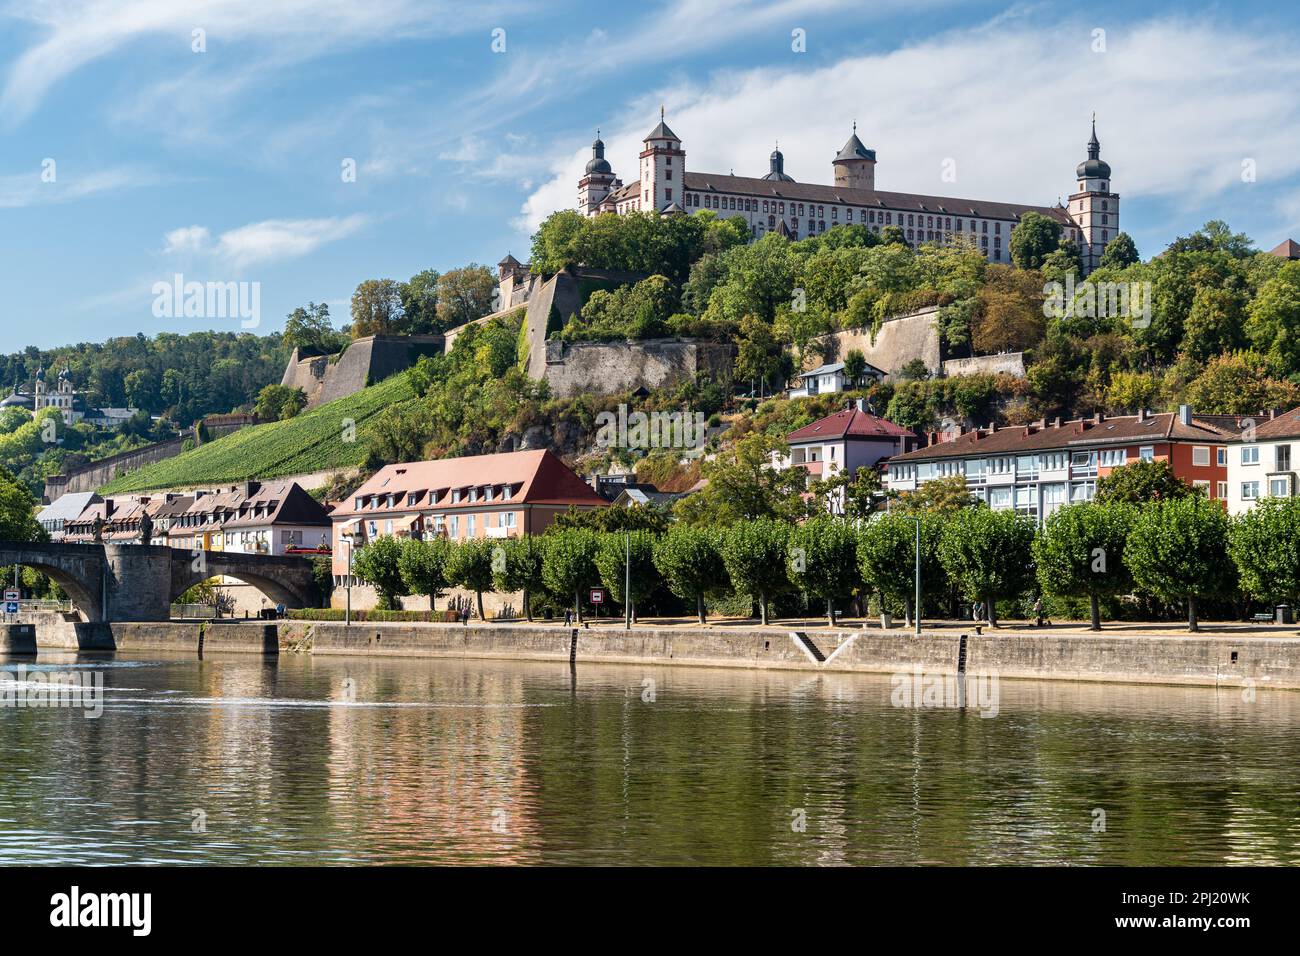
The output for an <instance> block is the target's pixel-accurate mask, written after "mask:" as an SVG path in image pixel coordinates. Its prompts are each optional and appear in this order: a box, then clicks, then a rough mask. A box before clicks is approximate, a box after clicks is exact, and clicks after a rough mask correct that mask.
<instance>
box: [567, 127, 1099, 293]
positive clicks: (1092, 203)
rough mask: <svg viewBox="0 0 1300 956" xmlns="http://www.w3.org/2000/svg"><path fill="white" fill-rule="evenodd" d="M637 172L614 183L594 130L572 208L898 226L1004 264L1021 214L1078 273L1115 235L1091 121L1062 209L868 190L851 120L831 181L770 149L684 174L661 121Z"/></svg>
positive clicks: (754, 221)
mask: <svg viewBox="0 0 1300 956" xmlns="http://www.w3.org/2000/svg"><path fill="white" fill-rule="evenodd" d="M643 143H644V146H645V148H644V149H642V151H641V155H640V157H639V160H640V166H639V171H638V174H637V178H636V179H635V180H634V181H631V182H627V183H625V182H623V181H622V180H621V179H620V178H618V177H617V176H616V175H615V174H614V170H613V168H612V167H611V166H610V164H609V161H608V160H607V159H605V144H604V143H603V142H601V140H600V137H599V134H597V138H596V141H595V142H594V143H592V144H591V154H592V155H591V161H590V162H588V163H587V168H586V171H585V172H584V174H583V177H582V179H581V180H579V181H578V211H579V212H581V213H583V214H584V215H587V216H595V215H597V214H599V213H603V212H613V213H620V214H621V213H625V212H631V211H634V210H646V211H655V212H659V213H662V214H674V213H682V212H688V213H691V212H699V211H700V210H702V209H711V210H715V211H716V212H717V214H718V215H719V216H723V217H731V216H741V217H743V218H744V219H745V220H746V222H748V224H749V229H750V234H751V235H752V236H753V237H754V238H758V237H759V236H762V235H764V234H765V233H768V232H775V233H778V234H780V235H784V236H788V237H789V238H792V239H802V238H806V237H808V236H812V235H816V234H818V233H821V232H825V231H826V229H828V228H830V227H832V226H838V225H843V224H846V223H857V224H862V225H865V226H867V228H869V229H872V230H873V231H876V232H879V231H881V230H882V229H884V228H885V227H886V226H898V227H899V228H900V229H902V230H903V235H904V236H905V237H906V238H907V241H908V242H909V243H911V244H913V245H918V244H920V243H923V242H948V241H952V240H954V239H957V240H962V241H965V242H968V243H971V244H973V245H975V246H976V247H977V248H978V249H980V251H981V252H983V253H984V255H985V256H987V257H988V259H989V261H990V262H1002V263H1009V262H1010V261H1011V251H1010V240H1011V230H1012V229H1013V228H1014V227H1015V225H1016V223H1017V222H1019V221H1020V217H1021V216H1023V215H1024V214H1025V213H1027V212H1037V213H1041V214H1042V215H1044V216H1048V217H1049V218H1051V219H1055V220H1056V221H1057V222H1059V223H1060V224H1061V226H1062V229H1063V237H1064V238H1065V239H1066V240H1068V241H1071V242H1073V243H1075V244H1076V245H1077V246H1078V247H1079V250H1080V252H1081V253H1082V255H1083V268H1084V272H1085V273H1088V272H1091V271H1092V270H1093V269H1095V268H1096V267H1097V265H1098V264H1099V263H1100V261H1101V254H1102V250H1103V249H1105V247H1106V243H1108V242H1109V241H1110V240H1111V239H1112V238H1114V237H1115V235H1116V234H1117V233H1118V232H1119V196H1118V195H1117V194H1116V193H1114V192H1112V191H1111V181H1110V166H1109V165H1108V164H1107V163H1106V162H1105V161H1104V160H1103V159H1102V158H1101V144H1100V143H1099V142H1098V141H1097V124H1096V120H1095V119H1094V121H1093V126H1092V138H1091V139H1089V140H1088V146H1087V149H1088V158H1087V159H1085V160H1084V161H1083V162H1082V163H1080V164H1079V166H1078V168H1077V169H1076V170H1075V182H1076V183H1077V184H1078V190H1077V191H1076V192H1074V193H1073V194H1071V196H1070V198H1069V205H1068V206H1062V205H1060V203H1059V202H1058V203H1057V204H1056V205H1054V206H1029V205H1020V204H1017V203H1004V202H985V201H983V200H975V199H954V198H951V197H944V196H922V195H918V194H915V193H895V192H884V191H882V190H879V189H877V188H876V151H875V150H873V149H867V147H866V146H864V145H863V144H862V141H861V140H860V139H858V133H857V124H856V123H855V124H854V127H853V134H852V135H851V136H850V137H849V140H848V142H847V143H845V144H844V146H843V148H842V149H841V150H840V151H839V152H838V153H837V154H836V156H835V158H834V159H832V160H831V170H832V173H833V181H832V185H829V186H825V185H821V184H818V183H800V182H795V180H794V179H793V177H791V176H789V175H788V174H787V173H786V172H785V157H784V156H783V155H782V154H781V150H780V149H779V148H777V149H774V150H773V151H772V155H771V156H770V157H769V160H768V171H767V174H766V175H764V176H759V177H751V176H736V175H734V174H732V173H728V174H719V173H697V172H687V170H686V150H685V149H684V148H683V147H682V141H681V140H680V139H679V138H678V137H677V134H676V133H674V132H673V131H672V130H671V129H669V128H668V126H667V124H666V123H665V122H664V120H663V112H662V110H661V111H660V116H659V125H658V126H656V127H655V128H654V129H653V130H651V131H650V134H649V135H648V136H646V138H645V139H644V140H643Z"/></svg>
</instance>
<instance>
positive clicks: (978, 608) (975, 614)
mask: <svg viewBox="0 0 1300 956" xmlns="http://www.w3.org/2000/svg"><path fill="white" fill-rule="evenodd" d="M970 616H971V620H973V621H976V622H979V621H982V620H984V602H983V601H976V602H975V603H974V604H972V605H971V609H970Z"/></svg>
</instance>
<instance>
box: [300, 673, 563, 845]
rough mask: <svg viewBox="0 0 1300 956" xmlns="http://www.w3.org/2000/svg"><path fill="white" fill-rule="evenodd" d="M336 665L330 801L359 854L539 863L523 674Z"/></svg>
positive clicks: (330, 733) (331, 676) (331, 715)
mask: <svg viewBox="0 0 1300 956" xmlns="http://www.w3.org/2000/svg"><path fill="white" fill-rule="evenodd" d="M326 667H327V668H328V673H329V679H330V685H331V687H330V692H329V696H330V699H331V700H332V701H334V702H335V703H336V704H337V705H338V706H333V707H331V708H330V709H329V729H328V739H329V760H328V768H327V775H328V800H329V805H330V811H331V814H332V816H333V817H334V818H335V820H336V822H337V823H339V824H346V827H347V829H348V830H350V832H351V833H352V834H353V835H354V844H353V849H354V851H355V856H356V858H359V859H362V860H364V859H366V858H367V857H369V856H371V855H372V852H373V855H374V856H375V857H377V858H378V857H382V858H383V859H384V860H388V861H392V862H396V863H417V862H438V863H444V864H445V863H456V862H463V863H473V862H492V863H535V862H537V861H538V859H539V855H540V854H539V849H540V847H541V846H542V840H541V837H540V828H539V826H538V823H537V821H536V819H535V816H534V809H533V803H532V800H531V794H530V788H529V784H528V780H527V772H526V769H525V763H524V746H525V742H524V739H523V737H524V723H525V721H526V719H527V713H528V708H527V704H528V700H527V695H526V694H525V687H526V679H525V678H526V675H525V674H524V673H522V672H519V671H518V670H515V671H513V672H512V671H511V670H509V669H500V670H498V669H496V668H491V667H486V668H485V667H483V666H482V665H481V664H480V665H479V666H472V665H467V666H465V667H464V668H463V669H461V668H458V667H456V666H455V665H451V664H449V662H439V663H437V664H432V665H431V664H429V663H428V662H414V661H410V662H402V663H401V665H400V666H394V665H393V663H392V662H386V661H379V662H376V661H350V662H347V663H343V662H339V663H338V664H334V663H333V662H331V663H330V664H329V665H326ZM435 667H436V668H437V670H436V671H435V670H434V668H435ZM316 669H317V670H320V669H324V668H322V666H321V665H320V664H317V665H316ZM348 681H351V683H350V684H349V683H347V682H348ZM376 703H379V704H380V705H379V706H375V704H376ZM389 703H396V704H397V706H386V704H389ZM409 705H414V706H409ZM494 827H495V828H496V829H494Z"/></svg>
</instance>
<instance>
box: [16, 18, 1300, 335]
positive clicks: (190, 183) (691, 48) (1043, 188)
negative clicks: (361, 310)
mask: <svg viewBox="0 0 1300 956" xmlns="http://www.w3.org/2000/svg"><path fill="white" fill-rule="evenodd" d="M196 29H201V30H203V31H204V33H203V38H204V40H205V46H206V49H205V51H203V52H195V51H194V49H193V46H194V45H195V40H194V32H193V31H194V30H196ZM494 30H504V47H505V49H504V51H502V52H494V50H493V43H494V38H493V31H494ZM795 30H802V31H803V35H804V37H805V38H806V40H805V50H804V51H803V52H796V51H795V50H794V49H792V47H793V46H794V45H795V44H794V43H793V41H792V31H795ZM1097 31H1104V32H1103V33H1098V32H1097ZM499 37H500V34H498V38H499ZM500 45H501V44H500V40H499V39H498V41H497V46H498V47H499V46H500ZM1297 89H1300V14H1298V13H1297V12H1295V11H1294V10H1293V9H1292V7H1291V6H1290V5H1285V6H1284V5H1282V4H1270V3H1245V4H1240V3H1234V4H1232V5H1205V6H1202V7H1198V8H1195V9H1193V8H1189V7H1188V6H1186V5H1184V4H1148V5H1145V6H1144V7H1143V8H1142V9H1140V10H1137V9H1133V6H1132V5H1131V4H1128V3H1104V2H1103V3H1094V4H1090V5H1088V8H1087V10H1086V11H1082V10H1081V8H1080V6H1079V5H1078V4H1053V3H1039V4H1034V3H1030V4H1010V5H1009V4H1006V3H982V2H969V0H964V2H960V3H958V2H951V3H949V2H943V0H883V2H871V3H864V2H862V0H856V2H848V0H844V2H841V0H785V2H777V3H765V4H759V3H750V2H745V0H730V2H713V0H693V2H686V0H668V2H653V0H651V2H642V3H636V4H617V3H610V2H604V3H594V2H592V3H587V2H569V3H565V2H554V0H548V2H545V3H542V2H532V0H505V2H501V3H492V2H489V3H474V4H440V3H436V2H428V0H365V2H356V0H354V2H339V0H313V2H307V0H276V2H274V3H268V2H264V0H189V2H184V0H116V2H104V0H62V2H57V3H51V2H40V3H37V2H30V0H14V2H7V3H6V2H4V0H0V256H2V260H0V261H2V262H3V264H2V265H0V291H2V292H3V299H2V300H0V301H3V308H4V310H5V315H4V321H3V323H2V324H0V327H2V328H3V329H4V332H5V336H4V338H5V341H4V343H3V346H0V347H3V348H4V350H5V351H11V350H16V349H19V348H21V347H23V346H26V345H39V346H42V347H48V346H55V345H60V344H66V343H71V342H78V341H98V340H102V339H104V338H107V337H109V336H112V335H127V334H134V333H136V332H141V331H142V332H145V333H147V334H154V333H156V332H159V331H165V330H166V331H175V332H187V331H193V330H195V329H198V328H237V327H238V326H239V322H238V321H237V320H222V319H185V318H164V319H159V318H155V317H154V315H153V313H152V308H151V307H152V305H153V294H152V291H151V289H152V286H153V284H154V283H155V282H158V281H170V280H171V277H172V276H173V275H174V274H175V273H178V272H179V273H181V274H183V275H184V276H185V278H186V279H187V280H197V281H222V282H225V281H248V282H258V283H260V288H261V300H262V319H261V326H260V331H269V330H272V329H276V328H279V327H280V326H281V325H282V323H283V316H284V315H285V314H286V313H287V312H289V311H290V310H291V309H292V308H293V307H294V306H296V305H299V304H302V303H305V302H307V301H308V300H316V301H322V300H324V301H327V302H329V303H330V305H331V309H332V311H333V312H334V315H335V317H336V320H339V321H342V320H344V319H346V317H347V311H348V306H347V303H348V300H349V298H350V296H351V293H352V290H353V289H354V288H355V286H356V284H357V283H358V282H359V281H361V280H363V279H366V278H375V277H392V278H397V279H405V278H407V277H409V276H410V275H412V274H413V273H415V272H417V271H419V270H421V269H424V268H435V269H439V270H443V269H447V268H452V267H455V266H458V265H462V264H464V263H467V262H471V261H477V262H483V263H489V264H492V263H495V262H496V261H497V260H498V259H500V258H501V257H502V256H503V255H504V254H505V253H506V252H507V251H510V252H513V253H514V254H515V255H517V256H519V257H520V258H524V257H525V256H526V255H527V251H528V236H529V234H530V232H531V230H532V228H533V226H535V224H536V222H537V221H539V220H540V219H541V218H542V217H543V216H544V215H545V214H546V213H548V212H550V211H552V210H554V209H556V208H559V207H563V206H569V205H572V203H573V201H574V197H575V193H576V180H577V175H578V172H579V170H580V169H581V166H582V164H583V163H584V162H585V160H586V158H587V157H588V155H589V146H590V142H591V139H592V137H593V134H594V131H595V129H596V128H597V127H600V129H601V130H602V135H603V137H604V139H605V141H606V142H607V144H608V145H609V150H608V157H609V159H610V160H611V162H612V163H613V165H614V168H615V171H616V172H617V173H619V174H621V175H625V176H626V175H627V174H628V173H629V172H630V173H631V174H633V175H635V164H636V152H637V148H638V142H639V140H640V138H641V137H642V136H644V135H645V133H646V132H648V131H649V130H650V128H651V127H652V126H653V125H654V123H655V122H656V121H657V118H658V117H657V114H658V107H659V104H661V103H662V104H664V106H665V107H666V109H667V114H668V122H669V125H670V126H672V127H673V129H674V130H675V131H676V132H677V134H678V135H679V136H681V137H682V139H683V141H684V146H685V149H686V163H687V168H688V169H692V168H693V169H697V170H702V171H726V170H728V169H734V170H735V171H736V173H737V174H751V175H752V174H760V173H762V172H764V171H766V163H767V154H768V152H769V151H770V150H771V146H772V143H773V141H774V140H777V139H779V140H780V142H781V147H782V149H783V151H784V152H785V154H786V171H787V172H789V173H791V174H792V175H793V176H794V177H795V178H796V179H799V180H803V181H808V182H828V181H829V179H830V165H829V164H830V158H831V157H832V156H833V155H834V153H835V151H836V150H837V149H838V148H839V146H840V145H841V144H842V143H843V141H844V140H845V139H846V138H847V136H848V134H849V131H850V128H851V124H852V122H853V121H854V120H856V121H857V123H858V129H859V134H860V135H861V137H862V139H863V140H864V141H865V142H866V144H867V145H868V146H870V147H872V148H874V149H876V151H877V154H878V160H879V161H878V165H877V171H876V182H877V185H878V186H879V187H880V188H882V189H892V190H904V191H915V192H925V193H931V194H937V195H951V196H956V197H966V198H976V199H1002V200H1013V201H1021V202H1028V203H1042V204H1050V203H1052V202H1055V201H1056V199H1057V198H1058V197H1063V196H1065V195H1067V194H1068V193H1069V191H1070V190H1071V187H1072V176H1073V168H1074V165H1075V164H1076V163H1077V162H1079V160H1081V159H1082V158H1083V145H1084V142H1085V140H1086V139H1087V135H1088V118H1089V115H1090V114H1091V112H1092V111H1093V110H1096V112H1097V116H1098V133H1099V136H1100V139H1101V141H1102V155H1103V157H1104V158H1105V159H1107V160H1108V161H1109V162H1110V164H1111V165H1112V167H1113V168H1114V177H1113V181H1114V188H1115V189H1116V190H1117V191H1118V192H1119V193H1120V194H1121V195H1122V197H1123V199H1122V211H1121V222H1122V227H1123V228H1124V229H1125V230H1126V231H1129V232H1130V233H1132V234H1133V236H1134V237H1135V239H1136V240H1137V243H1138V246H1139V249H1140V250H1141V251H1142V253H1143V254H1144V255H1149V254H1151V253H1152V252H1153V251H1157V250H1158V249H1159V248H1160V247H1162V246H1163V245H1164V244H1165V243H1167V242H1168V241H1169V240H1170V239H1172V238H1173V237H1174V236H1175V235H1178V234H1180V233H1186V232H1188V231H1190V230H1191V229H1194V228H1196V227H1197V226H1198V225H1200V224H1201V223H1202V222H1204V221H1205V220H1206V219H1209V218H1224V219H1226V220H1228V222H1229V223H1230V224H1231V225H1232V226H1233V227H1234V228H1235V229H1237V230H1241V231H1245V232H1247V233H1248V234H1250V235H1251V236H1252V237H1253V238H1254V239H1255V240H1256V242H1257V244H1259V245H1260V246H1262V247H1264V248H1269V247H1271V246H1273V245H1275V244H1276V243H1277V242H1278V241H1280V240H1281V239H1283V238H1285V237H1287V236H1294V237H1296V238H1300V122H1298V121H1300V97H1297V96H1296V95H1295V91H1296V90H1297ZM48 160H53V166H52V167H51V166H50V164H49V163H48V162H47V161H48ZM346 160H353V161H355V164H356V168H357V175H356V181H355V182H344V181H343V176H342V170H343V164H344V162H345V161H346ZM949 160H950V161H952V163H953V164H955V169H956V171H957V179H956V182H946V181H944V180H943V179H942V178H941V170H942V169H943V168H945V167H944V163H945V161H949ZM1243 164H1244V165H1243ZM51 169H52V171H53V181H52V182H47V181H44V179H48V178H49V172H50V170H51ZM1243 169H1247V170H1248V171H1249V170H1252V169H1253V178H1252V177H1251V175H1249V174H1248V175H1247V176H1245V177H1243ZM43 174H44V179H43Z"/></svg>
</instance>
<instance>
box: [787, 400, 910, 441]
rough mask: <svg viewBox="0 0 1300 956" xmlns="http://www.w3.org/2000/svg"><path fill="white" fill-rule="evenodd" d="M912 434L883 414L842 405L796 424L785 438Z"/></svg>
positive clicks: (877, 436)
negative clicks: (836, 409)
mask: <svg viewBox="0 0 1300 956" xmlns="http://www.w3.org/2000/svg"><path fill="white" fill-rule="evenodd" d="M915 437H916V435H915V434H914V433H912V432H910V431H908V430H907V429H906V428H903V427H902V426H901V425H895V424H894V423H893V422H891V421H890V420H889V419H887V418H881V417H880V416H879V415H872V414H870V413H869V412H864V411H862V410H861V409H858V408H845V409H842V410H841V411H838V412H836V413H835V414H833V415H827V416H826V417H825V418H819V419H818V420H817V421H815V422H812V423H811V424H808V425H805V426H803V428H796V429H795V430H794V431H792V432H791V433H790V434H788V435H786V436H785V438H786V441H788V442H790V443H791V444H795V443H798V442H801V441H817V440H819V439H826V438H863V439H873V438H874V439H884V438H915Z"/></svg>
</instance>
